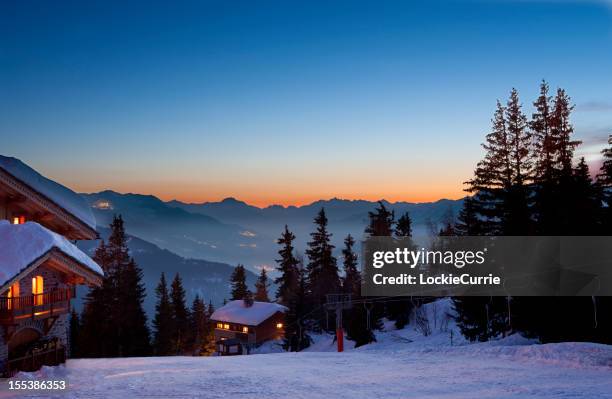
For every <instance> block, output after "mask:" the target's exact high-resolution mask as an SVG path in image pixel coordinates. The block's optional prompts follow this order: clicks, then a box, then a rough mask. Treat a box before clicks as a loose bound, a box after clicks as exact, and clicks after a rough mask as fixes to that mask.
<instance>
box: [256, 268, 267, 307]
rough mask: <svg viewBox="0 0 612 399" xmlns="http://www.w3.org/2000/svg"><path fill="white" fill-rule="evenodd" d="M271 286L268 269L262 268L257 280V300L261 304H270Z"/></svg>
mask: <svg viewBox="0 0 612 399" xmlns="http://www.w3.org/2000/svg"><path fill="white" fill-rule="evenodd" d="M269 286H270V284H269V283H268V274H267V273H266V269H265V268H262V269H261V273H260V274H259V277H258V278H257V282H256V283H255V300H256V301H259V302H270V298H269V296H268V287H269Z"/></svg>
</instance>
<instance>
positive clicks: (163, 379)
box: [0, 299, 612, 399]
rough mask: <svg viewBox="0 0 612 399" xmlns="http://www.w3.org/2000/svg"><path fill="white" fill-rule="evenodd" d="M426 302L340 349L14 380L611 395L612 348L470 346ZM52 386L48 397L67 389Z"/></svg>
mask: <svg viewBox="0 0 612 399" xmlns="http://www.w3.org/2000/svg"><path fill="white" fill-rule="evenodd" d="M422 310H423V312H424V313H420V316H427V317H426V318H428V319H429V321H430V323H431V328H429V330H428V335H423V334H422V330H423V326H421V327H419V328H417V329H415V328H413V327H407V328H405V329H403V330H396V329H395V328H394V327H392V323H386V328H385V331H383V332H380V333H378V334H377V339H378V341H377V342H376V343H372V344H370V345H365V346H362V347H360V348H353V345H352V343H351V342H347V343H346V345H345V348H346V349H347V350H346V352H344V353H335V352H334V351H335V345H334V343H333V339H332V337H331V336H329V335H317V336H314V337H313V339H314V343H313V345H311V347H310V348H309V349H308V350H307V351H304V352H300V353H287V352H282V349H281V348H280V346H279V344H280V342H268V343H266V344H265V345H263V346H262V347H260V348H258V349H257V350H256V351H255V353H262V352H278V353H267V354H256V355H252V356H233V357H163V358H131V359H78V360H69V361H68V363H67V364H66V366H60V367H46V368H44V369H43V370H41V371H38V372H36V373H21V374H19V375H17V376H16V377H15V378H14V379H20V380H24V379H39V380H40V379H46V380H66V381H67V383H68V385H69V391H68V392H67V394H68V395H67V396H68V397H71V398H126V397H139V398H149V397H150V398H159V397H164V398H167V397H181V398H183V397H185V398H308V399H311V398H326V399H327V398H351V399H360V398H367V399H371V398H376V399H387V398H402V399H410V398H436V399H441V398H445V399H450V398H478V399H506V398H528V399H530V398H538V399H540V398H541V399H543V398H585V399H594V398H602V399H606V398H608V399H612V346H608V345H601V344H591V343H562V344H546V345H538V344H535V343H534V342H533V341H529V340H526V339H524V338H521V337H520V336H510V337H506V338H504V339H501V340H498V341H493V342H487V343H478V344H469V343H468V342H466V341H465V340H463V339H462V338H461V337H460V335H459V334H458V332H457V331H456V326H455V325H454V322H453V321H452V319H449V318H448V314H449V313H451V312H452V304H451V302H450V300H448V299H442V300H439V301H436V302H433V303H430V304H427V305H425V306H424V307H423V309H422ZM413 316H414V315H413ZM414 324H415V323H414V322H413V323H411V326H412V325H414ZM451 332H452V334H453V342H452V345H451V341H450V334H451ZM5 386H6V385H5ZM4 389H5V392H6V388H4ZM55 394H56V396H53V395H47V396H45V397H64V396H61V394H60V393H55ZM33 396H34V395H33ZM0 397H2V392H1V391H0Z"/></svg>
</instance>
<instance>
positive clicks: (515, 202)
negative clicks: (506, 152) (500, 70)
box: [502, 89, 533, 235]
mask: <svg viewBox="0 0 612 399" xmlns="http://www.w3.org/2000/svg"><path fill="white" fill-rule="evenodd" d="M506 120H507V123H508V124H507V131H508V139H509V143H508V144H509V147H510V166H511V170H512V181H511V182H512V184H511V186H510V188H509V190H508V191H507V192H506V200H505V204H504V217H503V219H502V220H503V233H504V234H505V235H525V234H528V233H529V232H530V226H531V221H532V218H531V213H530V209H529V206H530V200H529V192H528V190H527V187H526V184H529V183H531V181H532V177H533V159H532V157H533V153H532V151H531V149H532V148H531V145H532V143H531V140H532V135H531V132H530V131H529V130H528V129H527V117H526V116H525V114H523V111H522V108H521V104H520V101H519V97H518V92H517V91H516V89H512V92H511V93H510V99H509V100H508V104H507V106H506Z"/></svg>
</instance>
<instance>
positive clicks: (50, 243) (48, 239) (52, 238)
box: [0, 220, 104, 285]
mask: <svg viewBox="0 0 612 399" xmlns="http://www.w3.org/2000/svg"><path fill="white" fill-rule="evenodd" d="M53 248H57V249H58V250H59V251H61V252H63V253H64V254H66V255H68V256H70V257H71V258H73V259H74V260H76V261H77V262H79V263H81V264H83V265H85V266H86V267H87V268H89V269H90V270H91V271H93V272H94V273H97V274H99V275H101V276H103V275H104V272H103V271H102V268H100V266H98V264H97V263H96V262H94V261H93V260H92V259H91V258H90V257H89V256H87V255H86V254H85V253H84V252H82V251H81V250H80V249H78V248H77V247H76V246H75V245H73V244H72V243H70V241H68V240H67V239H66V238H64V237H62V236H61V235H59V234H57V233H54V232H52V231H51V230H47V229H46V228H44V227H43V226H41V225H39V224H38V223H34V222H27V223H24V224H10V223H9V222H8V221H6V220H1V221H0V284H1V285H4V284H6V283H7V282H8V281H9V280H10V279H12V278H13V277H15V276H16V275H18V274H19V273H21V271H23V270H24V269H26V268H27V267H28V266H30V265H31V264H32V262H34V261H36V260H37V259H38V258H40V257H41V256H43V255H44V254H46V253H47V252H49V251H50V250H51V249H53Z"/></svg>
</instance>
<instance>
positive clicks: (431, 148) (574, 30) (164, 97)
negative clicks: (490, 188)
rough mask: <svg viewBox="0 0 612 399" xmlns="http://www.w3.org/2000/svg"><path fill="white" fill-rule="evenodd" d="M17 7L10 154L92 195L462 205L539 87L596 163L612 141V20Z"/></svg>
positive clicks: (283, 5) (405, 9) (10, 27)
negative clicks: (500, 125) (472, 180)
mask: <svg viewBox="0 0 612 399" xmlns="http://www.w3.org/2000/svg"><path fill="white" fill-rule="evenodd" d="M172 3H174V4H172ZM0 4H1V9H0V139H1V141H0V142H1V143H2V144H1V147H0V149H1V150H0V153H2V154H5V155H13V156H17V157H19V158H21V159H23V160H24V161H26V162H28V163H30V164H31V165H33V166H35V167H37V168H38V169H39V170H41V171H42V172H44V173H46V174H48V175H50V176H51V177H54V178H57V179H59V180H61V181H62V182H64V183H66V184H68V185H70V186H72V187H74V188H76V189H78V190H83V191H93V190H99V189H103V188H112V189H116V190H118V191H132V192H142V193H153V194H156V195H159V196H161V197H163V198H165V199H169V198H174V197H178V198H181V199H184V200H190V201H201V200H215V199H220V198H223V197H225V196H230V195H231V196H236V197H239V198H243V199H245V200H247V201H250V202H253V203H256V204H268V203H284V204H287V203H303V202H308V201H310V200H314V199H318V198H328V197H332V196H340V197H347V198H357V197H360V198H367V199H378V198H381V197H385V198H387V199H392V200H399V199H403V200H419V201H420V200H431V199H435V198H439V197H442V196H446V197H459V196H461V195H462V192H461V188H462V186H461V182H463V181H465V180H466V179H467V178H469V176H470V174H471V172H472V169H473V167H474V164H475V163H476V162H477V161H478V159H479V158H480V156H481V150H480V147H479V144H480V142H481V141H482V139H483V137H484V135H485V134H486V132H487V129H488V128H489V125H490V123H489V120H490V117H491V114H492V111H493V109H494V106H495V101H496V99H497V98H500V99H502V100H505V99H506V97H507V94H508V92H509V91H510V89H511V88H512V87H516V88H517V89H518V90H519V92H520V94H521V97H522V101H523V103H524V104H525V110H526V112H527V113H528V114H530V113H531V108H530V104H531V102H532V101H533V99H534V98H535V96H536V94H537V90H538V84H539V81H540V80H541V79H542V78H546V79H547V80H548V81H549V83H550V84H551V86H552V87H553V88H555V87H556V86H562V87H564V88H566V89H567V91H568V92H569V94H570V95H571V96H572V98H573V100H574V102H575V103H576V105H577V109H576V112H575V117H574V123H575V126H576V131H577V135H578V137H579V138H582V139H584V140H585V142H586V144H587V145H586V146H585V147H584V149H583V150H582V151H583V152H584V153H593V152H594V151H595V150H598V149H599V147H600V146H601V145H602V144H601V142H602V140H603V138H605V137H606V136H607V134H608V133H612V72H611V71H612V3H611V2H605V1H599V2H598V1H590V2H589V1H582V2H578V1H576V2H572V1H501V0H497V1H496V0H491V1H429V2H425V1H423V2H409V1H401V2H400V1H398V2H393V1H376V2H374V1H371V2H362V1H325V2H315V1H308V2H293V1H291V2H290V1H278V2H272V1H214V2H205V1H198V2H183V1H181V2H160V3H155V2H147V3H146V4H145V3H144V2H109V1H104V2H82V1H75V2H60V1H57V2H56V1H54V2H50V1H41V2H31V1H20V2H9V1H1V2H0ZM593 144H595V145H593Z"/></svg>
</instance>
